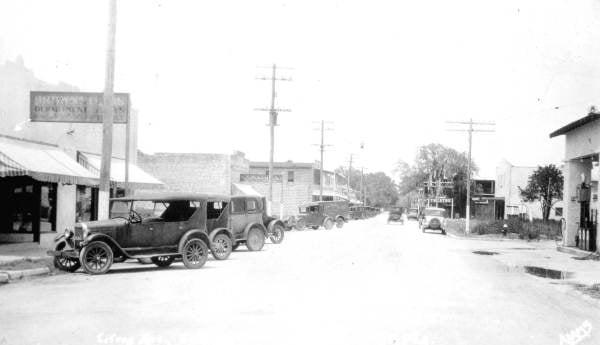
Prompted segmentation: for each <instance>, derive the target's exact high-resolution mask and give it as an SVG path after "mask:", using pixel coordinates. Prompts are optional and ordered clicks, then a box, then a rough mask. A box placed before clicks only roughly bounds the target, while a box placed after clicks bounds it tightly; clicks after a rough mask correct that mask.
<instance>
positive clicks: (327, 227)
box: [323, 218, 333, 230]
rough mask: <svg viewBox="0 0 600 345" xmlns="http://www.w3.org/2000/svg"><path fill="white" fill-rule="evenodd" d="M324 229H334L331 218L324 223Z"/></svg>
mask: <svg viewBox="0 0 600 345" xmlns="http://www.w3.org/2000/svg"><path fill="white" fill-rule="evenodd" d="M323 227H324V228H325V229H327V230H331V229H333V220H331V218H327V219H325V221H324V222H323Z"/></svg>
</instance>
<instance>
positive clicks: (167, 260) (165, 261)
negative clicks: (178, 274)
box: [151, 255, 175, 267]
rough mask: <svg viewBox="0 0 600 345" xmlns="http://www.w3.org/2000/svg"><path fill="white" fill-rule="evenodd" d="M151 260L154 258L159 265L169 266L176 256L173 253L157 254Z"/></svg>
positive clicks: (153, 261) (154, 261)
mask: <svg viewBox="0 0 600 345" xmlns="http://www.w3.org/2000/svg"><path fill="white" fill-rule="evenodd" d="M151 260H152V263H153V264H155V265H156V266H158V267H169V266H171V264H172V263H173V261H174V260H175V257H174V256H172V255H166V256H155V257H153V258H151Z"/></svg>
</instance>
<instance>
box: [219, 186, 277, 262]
mask: <svg viewBox="0 0 600 345" xmlns="http://www.w3.org/2000/svg"><path fill="white" fill-rule="evenodd" d="M266 206H267V202H266V200H265V198H263V197H258V196H232V197H230V200H229V203H228V204H227V205H223V208H222V212H221V213H220V215H219V216H218V217H217V218H216V219H215V220H214V222H215V225H209V228H211V227H213V226H217V227H221V226H222V227H227V228H228V229H230V230H231V232H232V234H233V241H234V242H233V250H235V249H237V247H238V246H239V245H240V244H242V243H243V244H245V245H246V248H248V250H250V251H257V250H261V249H262V247H263V246H264V244H265V238H269V239H270V240H271V242H272V243H275V244H279V243H281V242H282V241H283V237H284V232H285V224H284V222H283V221H281V220H279V219H277V218H275V217H271V216H269V215H267V211H266ZM211 212H213V211H211V210H210V206H209V213H211ZM215 214H216V213H215Z"/></svg>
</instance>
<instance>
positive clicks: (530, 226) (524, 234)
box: [446, 218, 562, 240]
mask: <svg viewBox="0 0 600 345" xmlns="http://www.w3.org/2000/svg"><path fill="white" fill-rule="evenodd" d="M465 223H466V221H465V219H448V220H447V221H446V228H447V230H448V231H450V232H453V233H457V234H460V235H464V234H465V226H466V224H465ZM504 224H506V225H507V232H508V233H514V234H518V236H519V238H521V239H526V240H532V239H538V238H548V239H556V238H560V237H561V236H562V228H561V223H560V222H559V221H556V220H548V221H546V222H544V221H542V220H541V219H534V220H533V221H532V222H530V221H528V220H521V219H518V218H511V219H505V220H482V219H472V220H471V223H470V230H471V231H470V233H471V234H477V235H488V234H499V235H501V234H502V231H503V229H504Z"/></svg>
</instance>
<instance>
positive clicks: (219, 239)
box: [211, 234, 233, 260]
mask: <svg viewBox="0 0 600 345" xmlns="http://www.w3.org/2000/svg"><path fill="white" fill-rule="evenodd" d="M232 250H233V244H232V243H231V238H229V236H227V235H225V234H218V235H217V236H215V238H214V239H213V243H212V248H211V252H212V255H213V257H214V258H215V259H217V260H225V259H227V258H228V257H229V255H230V254H231V251H232Z"/></svg>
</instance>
